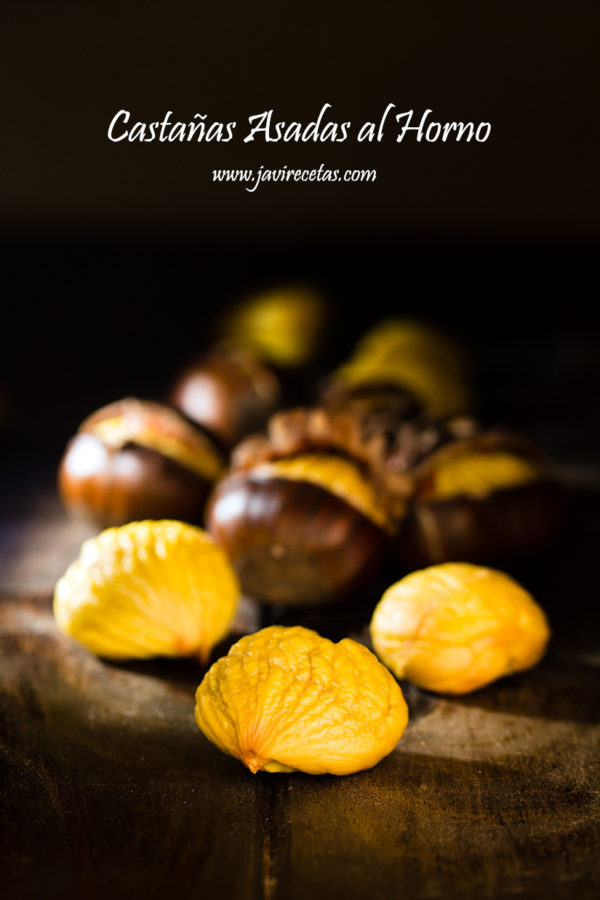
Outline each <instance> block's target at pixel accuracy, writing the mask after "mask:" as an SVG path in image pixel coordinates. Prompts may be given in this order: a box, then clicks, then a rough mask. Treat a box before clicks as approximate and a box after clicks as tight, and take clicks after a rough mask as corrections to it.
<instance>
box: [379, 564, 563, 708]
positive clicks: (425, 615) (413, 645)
mask: <svg viewBox="0 0 600 900" xmlns="http://www.w3.org/2000/svg"><path fill="white" fill-rule="evenodd" d="M549 638H550V629H549V626H548V622H547V619H546V616H545V614H544V612H543V610H542V609H541V607H540V606H539V605H538V604H537V603H536V602H535V600H534V599H533V597H532V596H531V595H530V594H529V593H528V592H527V591H526V590H525V589H524V588H523V587H521V586H520V585H519V584H517V582H516V581H514V580H513V579H512V578H510V577H509V576H508V575H506V574H504V573H503V572H499V571H497V570H495V569H488V568H485V567H483V566H476V565H471V564H469V563H445V564H443V565H438V566H430V567H429V568H427V569H422V570H420V571H418V572H413V573H411V574H410V575H407V576H406V577H405V578H403V579H401V580H400V581H399V582H397V583H396V584H394V585H392V586H391V587H390V588H389V589H388V590H387V591H386V592H385V594H384V595H383V597H382V599H381V600H380V602H379V604H378V605H377V607H376V608H375V611H374V613H373V618H372V620H371V640H372V642H373V647H374V648H375V651H376V652H377V654H378V656H379V657H380V659H381V660H382V661H383V662H384V663H385V664H386V665H387V666H388V667H389V668H390V669H391V671H392V672H393V673H394V674H395V675H396V676H397V677H398V678H405V679H407V680H408V681H412V682H413V683H414V684H416V685H418V686H419V687H422V688H426V689H427V690H431V691H436V692H439V693H448V694H466V693H468V692H470V691H474V690H477V689H478V688H480V687H483V686H484V685H486V684H489V683H490V682H492V681H495V680H496V679H497V678H500V677H501V676H504V675H510V674H512V673H513V672H518V671H521V670H524V669H528V668H530V667H531V666H534V665H535V664H536V663H537V662H539V660H540V659H541V658H542V656H543V655H544V652H545V649H546V645H547V643H548V640H549Z"/></svg>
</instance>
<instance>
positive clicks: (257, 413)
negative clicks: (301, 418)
mask: <svg viewBox="0 0 600 900" xmlns="http://www.w3.org/2000/svg"><path fill="white" fill-rule="evenodd" d="M280 397H281V389H280V385H279V381H278V379H277V377H276V375H275V374H274V372H273V371H272V370H271V369H269V368H268V367H267V366H265V365H263V364H262V363H260V362H259V361H258V360H255V359H252V358H248V356H247V355H240V354H234V353H229V354H228V353H214V354H212V355H209V356H207V357H206V358H205V359H202V360H200V361H199V362H197V363H194V364H192V365H190V366H189V367H188V368H187V369H186V370H185V371H184V372H182V374H181V375H180V377H179V378H178V379H177V381H176V383H175V385H174V387H173V389H172V391H171V396H170V400H171V403H172V404H173V406H175V407H176V408H177V409H179V410H180V411H181V412H183V413H184V414H185V415H186V416H187V417H188V418H189V419H190V420H191V421H192V422H195V423H196V424H197V425H200V426H202V427H203V428H205V429H206V430H207V431H208V432H209V433H211V434H213V435H215V436H216V437H217V438H218V439H219V440H220V441H221V442H222V443H223V444H224V445H225V446H229V447H231V446H233V445H234V444H235V443H237V441H239V440H240V439H241V438H242V437H244V436H245V435H247V434H249V433H250V432H251V431H255V430H258V429H259V428H261V427H262V426H263V425H264V423H265V422H266V420H267V418H268V417H269V416H270V415H271V413H273V412H274V411H275V409H276V408H277V406H278V404H279V401H280Z"/></svg>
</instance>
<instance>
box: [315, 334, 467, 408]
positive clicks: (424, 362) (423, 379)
mask: <svg viewBox="0 0 600 900" xmlns="http://www.w3.org/2000/svg"><path fill="white" fill-rule="evenodd" d="M361 390H362V391H365V392H368V391H369V390H370V391H372V392H373V393H374V394H376V395H377V394H378V395H379V396H380V397H382V396H383V395H385V393H386V392H387V394H388V398H389V399H390V401H393V397H394V390H396V391H400V392H402V393H404V394H405V395H408V396H411V397H412V398H413V400H414V401H415V402H417V403H418V404H419V405H420V406H421V408H422V409H423V411H424V413H425V414H426V415H427V416H428V417H429V418H431V419H444V418H447V417H448V416H452V415H456V414H458V413H462V412H465V411H466V410H468V409H469V408H470V407H471V404H472V397H471V390H470V387H469V383H468V375H467V366H466V359H465V354H464V353H463V352H462V350H461V349H460V348H459V347H458V346H457V344H456V343H455V342H454V340H453V339H452V338H450V337H449V336H448V335H446V334H445V333H442V332H440V331H439V330H438V329H436V328H433V327H432V326H431V325H428V324H426V323H424V322H419V321H411V320H403V319H390V320H388V321H384V322H380V323H379V324H377V325H375V326H374V327H373V328H372V329H371V330H370V331H368V332H367V333H366V334H365V336H364V337H363V338H362V340H361V341H360V342H359V344H358V345H357V347H356V348H355V350H354V353H353V354H352V356H351V357H350V359H349V360H347V362H345V363H344V364H343V365H342V366H340V368H339V369H338V370H337V371H336V372H335V373H334V374H333V376H332V377H331V378H330V380H329V384H328V388H327V392H326V398H327V396H328V397H329V400H327V399H326V400H325V402H331V400H333V401H335V400H337V399H339V397H341V396H344V395H345V396H346V397H350V396H356V395H357V391H361Z"/></svg>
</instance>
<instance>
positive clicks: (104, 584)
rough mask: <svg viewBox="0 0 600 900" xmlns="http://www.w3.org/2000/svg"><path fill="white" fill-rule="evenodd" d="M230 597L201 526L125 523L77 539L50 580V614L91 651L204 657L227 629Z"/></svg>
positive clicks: (226, 574)
mask: <svg viewBox="0 0 600 900" xmlns="http://www.w3.org/2000/svg"><path fill="white" fill-rule="evenodd" d="M238 596H239V585H238V582H237V579H236V577H235V573H234V572H233V570H232V569H231V567H230V565H229V563H228V562H227V559H226V557H225V554H224V553H223V551H222V550H221V549H220V548H219V547H217V546H216V544H215V543H214V541H213V540H212V539H211V538H210V536H209V535H208V534H206V532H204V531H203V530H202V529H200V528H196V527H194V526H192V525H187V524H185V523H183V522H176V521H170V520H162V521H144V522H129V523H128V524H127V525H123V526H121V527H120V528H108V529H106V530H105V531H103V532H102V533H101V534H99V535H97V536H96V537H93V538H90V539H89V540H87V541H85V542H84V543H83V545H82V547H81V553H80V555H79V558H78V559H77V560H75V562H73V563H71V565H70V566H69V568H68V569H67V571H66V572H65V574H64V575H63V576H62V578H60V579H59V581H58V582H57V584H56V588H55V592H54V616H55V618H56V622H57V624H58V627H59V628H60V629H61V631H63V632H64V633H65V634H68V635H70V637H72V638H74V639H75V640H77V641H79V643H81V644H83V646H84V647H86V648H87V649H88V650H90V651H91V652H92V653H95V654H97V655H98V656H103V657H107V658H110V659H148V658H150V657H154V656H191V655H194V654H195V655H197V656H199V657H200V659H201V660H203V661H204V660H206V659H207V658H208V656H209V654H210V651H211V649H212V647H213V646H214V645H215V644H216V643H217V642H218V641H219V640H221V638H222V637H224V636H225V635H226V634H227V632H228V630H229V628H230V626H231V623H232V621H233V617H234V615H235V611H236V607H237V601H238Z"/></svg>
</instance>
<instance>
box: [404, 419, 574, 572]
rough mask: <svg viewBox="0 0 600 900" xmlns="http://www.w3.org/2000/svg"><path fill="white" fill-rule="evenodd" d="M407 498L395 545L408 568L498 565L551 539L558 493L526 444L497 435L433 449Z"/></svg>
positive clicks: (419, 465) (558, 513)
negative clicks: (458, 563)
mask: <svg viewBox="0 0 600 900" xmlns="http://www.w3.org/2000/svg"><path fill="white" fill-rule="evenodd" d="M411 474H412V476H413V478H414V495H413V499H412V501H411V504H410V508H409V511H408V514H407V515H406V516H405V518H404V520H403V523H402V527H401V529H400V531H399V533H398V535H397V537H396V538H395V546H396V549H397V553H398V556H399V558H400V559H401V560H402V562H403V564H404V565H405V566H406V567H407V568H411V569H414V568H420V567H423V566H429V565H432V564H434V563H441V562H448V561H453V560H460V561H463V562H477V563H499V562H505V561H508V560H510V559H513V558H517V557H525V556H528V555H531V554H534V553H536V552H538V551H540V550H542V549H543V548H544V547H545V546H546V545H547V544H548V543H549V542H550V541H551V539H552V538H553V536H554V535H555V534H556V531H557V528H558V525H559V522H560V518H561V507H562V490H561V488H560V486H559V484H558V483H557V482H556V480H555V479H554V478H553V477H552V476H551V475H550V473H549V471H548V469H547V467H546V465H545V464H544V462H543V461H542V459H541V457H540V455H539V454H538V452H537V451H536V449H535V448H534V447H532V445H531V444H530V443H529V442H527V441H526V440H524V439H523V438H520V437H518V436H515V435H509V434H506V433H502V432H499V431H489V432H481V433H478V434H474V435H473V436H471V437H466V438H462V439H460V438H457V439H455V440H450V441H449V442H447V443H442V444H441V445H440V446H437V447H436V448H435V449H433V450H432V452H430V453H429V454H426V455H425V456H424V458H423V459H422V460H421V461H420V462H418V463H417V464H416V465H415V466H414V467H413V469H412V472H411Z"/></svg>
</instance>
